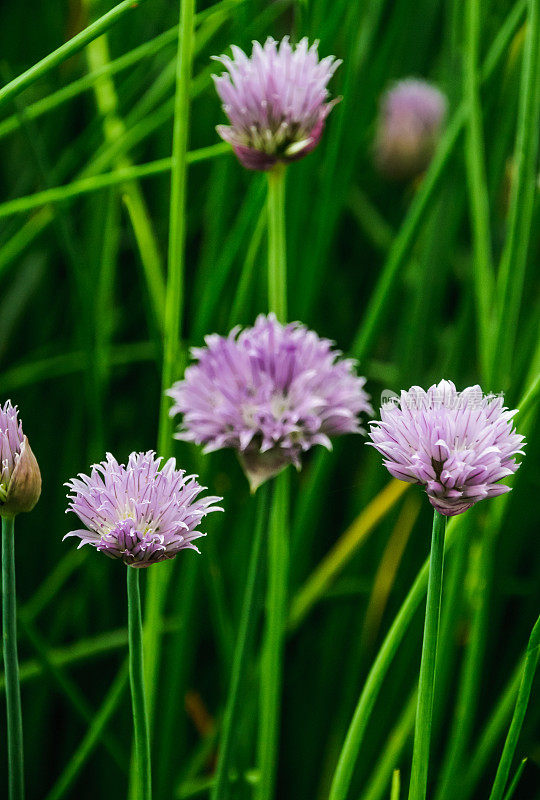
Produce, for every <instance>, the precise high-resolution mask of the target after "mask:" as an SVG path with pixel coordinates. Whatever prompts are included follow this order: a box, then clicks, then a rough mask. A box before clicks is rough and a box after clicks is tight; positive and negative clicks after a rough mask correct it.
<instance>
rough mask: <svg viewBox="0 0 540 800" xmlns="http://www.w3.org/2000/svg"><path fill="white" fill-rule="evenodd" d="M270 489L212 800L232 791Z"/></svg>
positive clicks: (262, 507) (261, 497)
mask: <svg viewBox="0 0 540 800" xmlns="http://www.w3.org/2000/svg"><path fill="white" fill-rule="evenodd" d="M268 499H269V488H268V485H264V486H262V487H261V488H260V489H259V494H258V497H257V502H258V511H257V520H256V523H255V533H254V536H253V544H252V549H251V557H250V561H249V567H248V574H247V579H246V586H245V589H244V599H243V602H242V612H241V616H240V627H239V630H238V638H237V640H236V646H235V650H234V659H233V665H232V673H231V680H230V684H229V693H228V696H227V706H226V709H225V716H224V719H223V728H222V733H221V742H220V746H219V758H218V764H217V770H216V778H215V783H214V784H213V786H212V791H211V793H210V798H211V800H225V798H226V797H227V795H228V789H229V785H228V782H229V773H230V769H231V766H232V764H233V759H232V756H233V747H232V745H233V737H234V733H235V731H236V729H237V716H238V711H239V708H240V698H241V689H242V685H243V682H244V678H245V674H246V667H247V664H248V657H249V652H250V647H251V642H252V639H253V632H254V629H255V623H256V619H257V610H256V603H255V597H256V589H257V583H258V581H259V580H260V578H261V571H262V570H261V567H262V554H263V552H264V550H263V539H264V533H265V530H266V525H265V521H266V519H267V517H268Z"/></svg>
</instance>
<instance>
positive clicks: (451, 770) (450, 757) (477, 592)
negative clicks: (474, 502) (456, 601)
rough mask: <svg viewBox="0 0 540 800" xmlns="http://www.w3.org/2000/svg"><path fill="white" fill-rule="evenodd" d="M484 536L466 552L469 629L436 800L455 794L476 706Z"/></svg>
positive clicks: (485, 596)
mask: <svg viewBox="0 0 540 800" xmlns="http://www.w3.org/2000/svg"><path fill="white" fill-rule="evenodd" d="M491 532H492V531H490V532H489V533H487V532H485V533H484V536H483V539H482V541H481V542H480V543H479V544H478V545H477V546H476V547H474V546H473V547H472V548H471V550H470V562H471V563H470V567H469V575H468V576H467V578H468V579H467V583H468V582H469V581H470V583H471V587H470V591H471V602H470V605H471V616H472V619H471V623H470V625H471V629H470V635H469V641H468V644H467V648H466V651H465V655H464V658H463V665H462V671H461V676H460V683H459V689H458V694H457V701H456V702H455V709H454V719H453V722H452V728H451V731H450V735H449V737H448V746H447V749H446V754H445V758H444V761H443V764H442V766H441V767H440V769H439V779H438V787H437V794H436V800H451V798H452V797H454V796H455V794H456V793H459V786H460V783H461V776H462V772H461V771H460V769H461V765H462V762H463V760H464V759H465V758H466V752H467V748H468V747H469V745H470V737H471V733H472V729H473V724H474V719H475V714H476V709H477V706H478V696H479V690H478V684H479V682H480V681H481V679H482V678H481V676H482V658H483V655H484V648H485V642H486V636H487V626H488V623H489V613H490V605H489V601H490V599H491V592H490V591H489V586H490V582H491V577H492V572H493V549H494V541H493V539H494V537H493V536H492V535H489V534H490V533H491Z"/></svg>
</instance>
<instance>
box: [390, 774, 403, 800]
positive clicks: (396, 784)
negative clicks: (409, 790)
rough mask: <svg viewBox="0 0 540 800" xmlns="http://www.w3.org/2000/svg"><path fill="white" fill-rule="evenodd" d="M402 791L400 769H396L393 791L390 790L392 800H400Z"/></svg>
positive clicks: (393, 775)
mask: <svg viewBox="0 0 540 800" xmlns="http://www.w3.org/2000/svg"><path fill="white" fill-rule="evenodd" d="M400 791H401V778H400V774H399V769H395V770H394V772H393V773H392V789H391V790H390V800H399V793H400Z"/></svg>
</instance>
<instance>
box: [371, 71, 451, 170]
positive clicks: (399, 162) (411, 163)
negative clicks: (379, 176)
mask: <svg viewBox="0 0 540 800" xmlns="http://www.w3.org/2000/svg"><path fill="white" fill-rule="evenodd" d="M447 106H448V103H447V100H446V97H445V95H444V94H443V93H442V92H441V91H440V90H439V89H437V88H436V87H435V86H432V84H430V83H427V81H421V80H416V79H415V78H407V79H406V80H402V81H399V82H398V83H396V84H395V85H394V86H393V87H392V88H391V89H389V90H388V91H387V92H386V93H385V94H384V95H383V97H382V101H381V106H380V111H379V119H378V124H377V132H376V136H375V158H376V161H377V165H378V167H379V169H380V170H381V172H383V173H384V174H385V175H386V176H387V177H390V178H396V179H405V178H414V177H415V176H416V175H419V174H420V173H421V172H423V171H424V170H425V169H426V168H427V167H428V166H429V162H430V161H431V158H432V156H433V153H434V152H435V148H436V146H437V143H438V141H439V137H440V134H441V131H442V128H443V125H444V121H445V118H446V112H447Z"/></svg>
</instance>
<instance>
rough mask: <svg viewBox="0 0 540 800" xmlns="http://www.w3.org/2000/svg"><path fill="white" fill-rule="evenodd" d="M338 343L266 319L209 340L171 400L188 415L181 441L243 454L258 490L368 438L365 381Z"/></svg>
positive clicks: (196, 352)
mask: <svg viewBox="0 0 540 800" xmlns="http://www.w3.org/2000/svg"><path fill="white" fill-rule="evenodd" d="M340 355H341V353H340V352H339V351H337V350H334V349H333V348H332V342H330V341H328V340H327V339H320V338H319V336H317V334H316V333H314V332H313V331H310V330H308V329H307V328H306V327H304V326H303V325H301V324H299V323H298V322H293V323H290V324H288V325H282V324H281V323H279V322H278V321H277V319H276V317H275V315H274V314H269V315H268V316H264V315H260V316H259V317H258V318H257V320H256V322H255V325H254V327H252V328H246V329H245V330H243V331H240V328H238V327H237V328H234V329H233V330H232V331H231V332H230V334H229V336H227V337H222V336H218V335H215V334H214V335H212V336H207V337H206V347H202V348H195V349H194V350H193V356H194V358H196V359H197V361H198V363H197V364H195V365H192V366H190V367H188V369H187V370H186V374H185V378H184V380H182V381H179V382H178V383H176V384H175V385H174V386H173V387H172V389H171V390H170V391H169V392H168V394H169V395H170V396H171V397H172V398H173V399H174V405H173V407H172V408H171V414H172V415H175V414H182V415H183V421H182V426H181V428H180V430H179V432H178V433H177V434H176V436H177V438H179V439H185V440H187V441H191V442H196V443H197V444H202V445H204V448H205V451H206V452H210V451H212V450H219V449H221V448H224V447H231V448H235V449H236V450H238V452H239V454H240V460H241V462H242V466H243V468H244V470H245V472H246V475H247V477H248V479H249V482H250V485H251V488H252V491H255V489H256V488H257V487H258V486H260V485H261V484H262V483H264V481H266V480H267V479H268V478H270V477H272V476H273V475H276V474H277V473H278V472H280V471H281V470H282V469H284V468H285V467H286V466H287V465H288V464H290V463H293V464H295V466H296V467H297V468H300V457H301V455H302V453H303V452H305V451H307V450H309V448H310V447H313V445H317V444H322V445H323V446H324V447H327V448H329V449H330V448H331V442H330V437H332V436H339V435H342V434H345V433H364V432H365V431H363V429H362V428H361V426H360V421H359V415H360V414H361V413H362V412H365V413H371V412H372V409H371V406H370V404H369V398H368V395H367V394H366V392H365V391H364V389H363V386H364V384H365V378H359V377H358V376H357V375H356V374H355V373H354V362H353V361H352V360H350V359H341V358H340Z"/></svg>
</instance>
